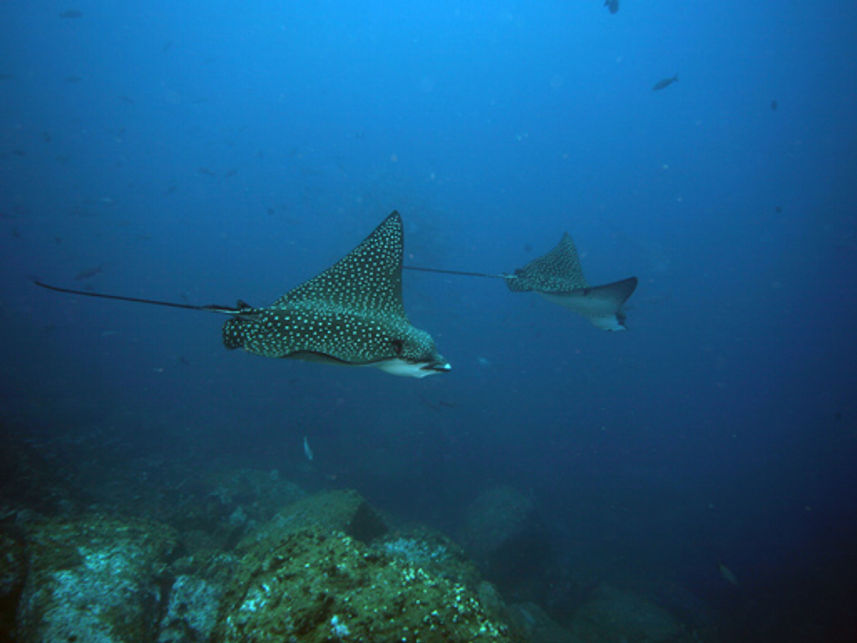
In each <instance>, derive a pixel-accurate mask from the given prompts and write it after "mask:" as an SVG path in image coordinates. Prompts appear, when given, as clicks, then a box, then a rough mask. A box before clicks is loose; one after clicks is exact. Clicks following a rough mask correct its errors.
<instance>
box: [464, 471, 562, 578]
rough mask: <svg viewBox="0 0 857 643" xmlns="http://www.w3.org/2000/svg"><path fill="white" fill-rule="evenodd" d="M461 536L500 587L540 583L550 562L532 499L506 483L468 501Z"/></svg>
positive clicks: (477, 560) (550, 556)
mask: <svg viewBox="0 0 857 643" xmlns="http://www.w3.org/2000/svg"><path fill="white" fill-rule="evenodd" d="M460 538H461V543H462V546H463V547H464V550H465V551H466V552H467V554H468V556H470V557H471V558H472V559H473V560H474V561H476V563H477V564H478V565H479V567H480V568H481V569H482V571H483V573H484V574H485V576H486V577H487V578H488V579H489V580H491V581H494V582H496V583H498V584H499V585H500V587H501V590H508V589H513V588H514V589H515V591H516V592H519V593H521V592H523V593H526V591H524V590H525V589H526V587H525V586H528V585H529V584H534V585H541V584H542V582H543V580H542V579H543V578H544V575H545V573H546V570H547V569H548V568H549V567H550V565H551V562H552V549H551V546H550V542H549V540H548V538H547V532H546V531H545V529H544V528H543V526H542V524H541V522H540V521H539V520H538V517H537V515H536V512H535V508H534V505H533V502H532V500H530V499H529V498H528V497H527V496H525V495H524V494H522V493H521V492H520V491H518V490H517V489H515V488H514V487H510V486H508V485H500V486H496V487H492V488H491V489H488V490H487V491H485V492H484V493H482V494H481V495H480V496H478V497H477V498H476V500H475V501H474V502H473V503H471V505H470V507H469V508H468V509H467V512H466V518H465V523H464V528H463V529H462V531H461V536H460Z"/></svg>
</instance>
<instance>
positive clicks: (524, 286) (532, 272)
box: [405, 232, 637, 330]
mask: <svg viewBox="0 0 857 643" xmlns="http://www.w3.org/2000/svg"><path fill="white" fill-rule="evenodd" d="M405 268H407V269H408V270H421V271H425V272H441V273H445V274H454V275H466V276H470V277H489V278H496V279H503V280H504V281H505V282H506V286H507V287H508V288H509V290H511V291H512V292H527V291H534V292H537V293H538V294H539V295H541V296H542V297H544V298H545V299H547V300H548V301H552V302H554V303H555V304H559V305H561V306H565V307H566V308H568V309H570V310H573V311H574V312H576V313H578V314H580V315H583V316H584V317H585V318H586V319H588V320H589V321H590V322H592V324H594V325H595V326H597V327H598V328H601V329H603V330H625V329H626V326H625V312H624V311H623V310H622V305H623V304H624V303H625V301H626V300H627V299H628V297H630V296H631V295H632V294H633V292H634V289H635V288H636V287H637V278H636V277H628V278H627V279H622V280H621V281H615V282H613V283H609V284H605V285H603V286H590V285H589V283H588V282H587V281H586V278H585V277H584V276H583V268H582V267H581V265H580V258H579V257H578V256H577V248H575V247H574V242H573V241H572V240H571V237H570V236H569V234H568V233H567V232H566V233H564V234H563V236H562V239H560V242H559V243H558V244H557V245H556V247H554V248H553V249H552V250H551V251H550V252H548V253H547V254H545V255H542V256H541V257H537V258H536V259H533V260H532V261H531V262H530V263H528V264H527V265H526V266H524V267H523V268H518V269H517V270H515V271H514V272H513V273H499V274H491V273H484V272H465V271H461V270H441V269H439V268H423V267H418V266H405Z"/></svg>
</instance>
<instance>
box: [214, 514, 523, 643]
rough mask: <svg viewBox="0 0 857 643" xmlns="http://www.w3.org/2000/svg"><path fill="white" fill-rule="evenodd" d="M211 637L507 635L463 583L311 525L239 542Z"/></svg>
mask: <svg viewBox="0 0 857 643" xmlns="http://www.w3.org/2000/svg"><path fill="white" fill-rule="evenodd" d="M245 544H246V545H249V543H245ZM214 638H215V640H218V641H248V640H258V641H264V640H270V641H298V640H300V641H346V640H354V641H361V640H362V641H373V640H374V641H392V640H396V641H508V640H511V639H510V638H509V635H508V628H507V627H506V625H505V624H503V623H499V622H496V621H495V620H492V619H491V618H489V617H488V615H487V614H486V611H485V609H484V608H483V606H482V605H481V603H480V601H479V599H478V598H477V596H476V594H475V593H474V592H472V591H471V590H469V589H467V588H466V587H464V586H463V585H461V584H458V583H455V582H453V581H450V580H448V579H445V578H441V577H440V576H437V575H434V574H432V573H430V572H427V571H426V570H424V569H423V568H421V567H415V566H412V565H410V564H408V563H406V562H404V561H403V560H402V559H401V558H395V557H389V556H384V555H381V554H379V553H377V552H376V551H375V550H370V549H369V548H367V547H366V546H365V545H364V544H362V543H361V542H359V541H357V540H355V539H354V538H351V537H350V536H348V535H346V534H344V533H342V532H337V531H333V532H331V531H329V530H326V529H324V528H322V527H320V526H312V527H306V528H302V529H297V530H293V531H285V532H280V535H279V536H276V535H275V534H274V533H269V534H268V537H266V538H265V539H263V540H258V541H256V542H255V543H253V544H252V545H251V546H250V547H249V548H248V550H247V552H246V555H245V557H244V559H243V560H242V563H241V565H240V566H239V569H238V572H237V574H236V578H235V582H234V584H233V585H232V587H231V589H230V590H229V591H228V593H227V596H226V598H225V600H224V602H223V610H222V612H221V617H220V621H219V622H218V626H217V629H216V631H215V635H214Z"/></svg>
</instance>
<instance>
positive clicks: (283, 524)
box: [245, 489, 388, 545]
mask: <svg viewBox="0 0 857 643" xmlns="http://www.w3.org/2000/svg"><path fill="white" fill-rule="evenodd" d="M310 525H315V526H318V527H320V528H321V529H322V530H326V531H342V532H345V533H346V534H347V535H349V536H351V537H352V538H355V539H357V540H359V541H361V542H364V543H368V542H370V541H372V540H373V539H375V538H378V537H379V536H382V535H384V534H385V533H387V531H388V527H387V524H386V522H385V521H384V519H383V518H382V517H381V515H380V514H379V513H378V512H377V511H376V510H375V509H374V508H373V507H372V506H371V505H370V504H369V503H368V502H366V500H365V499H364V498H363V496H361V495H360V494H359V493H357V492H356V491H353V490H351V489H346V490H337V491H322V492H320V493H316V494H313V495H311V496H307V497H306V498H302V499H301V500H298V501H297V502H293V503H292V504H290V505H287V506H286V507H284V508H283V509H282V510H281V511H279V512H277V515H276V516H274V518H273V519H272V520H271V521H270V522H269V523H268V524H267V525H265V526H264V527H262V528H261V529H259V530H257V531H256V532H255V533H253V534H250V536H249V540H250V541H251V542H252V541H254V540H263V539H266V538H268V537H269V536H271V534H272V533H273V534H274V535H276V534H279V533H282V532H284V531H290V530H296V529H303V528H304V527H307V526H310ZM245 545H246V543H245Z"/></svg>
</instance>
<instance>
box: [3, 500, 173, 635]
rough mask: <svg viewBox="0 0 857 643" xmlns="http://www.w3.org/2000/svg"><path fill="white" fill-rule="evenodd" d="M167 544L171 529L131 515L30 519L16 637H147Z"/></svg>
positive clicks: (170, 546) (155, 617) (170, 541)
mask: <svg viewBox="0 0 857 643" xmlns="http://www.w3.org/2000/svg"><path fill="white" fill-rule="evenodd" d="M174 546H175V535H174V533H173V532H172V530H171V529H169V528H168V527H166V526H164V525H161V524H159V523H154V522H150V521H145V520H139V519H127V518H116V517H109V516H105V515H102V514H89V515H85V516H83V517H79V518H76V519H73V520H62V521H45V522H42V523H37V524H34V525H31V526H30V531H29V534H28V537H27V539H26V547H27V556H28V562H29V573H28V575H27V580H26V583H25V585H24V589H23V591H22V594H21V598H20V601H19V604H18V613H17V640H19V641H24V642H26V641H34V642H36V641H38V642H44V641H63V642H65V641H80V642H84V641H86V642H90V641H92V642H94V643H108V642H111V641H151V640H154V639H155V638H156V633H157V621H158V606H159V603H160V601H161V581H162V576H161V575H162V573H163V571H164V569H165V567H166V562H165V559H166V557H167V555H168V554H169V553H170V552H171V551H172V550H173V548H174Z"/></svg>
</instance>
